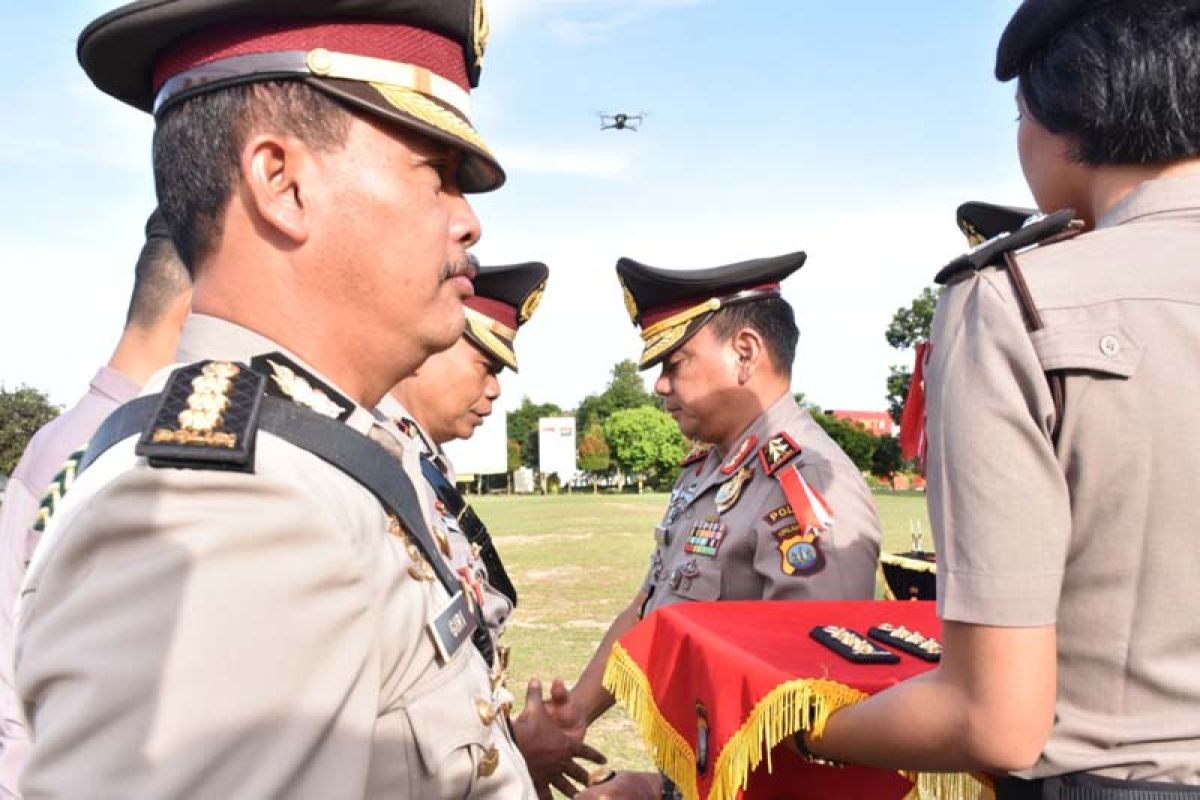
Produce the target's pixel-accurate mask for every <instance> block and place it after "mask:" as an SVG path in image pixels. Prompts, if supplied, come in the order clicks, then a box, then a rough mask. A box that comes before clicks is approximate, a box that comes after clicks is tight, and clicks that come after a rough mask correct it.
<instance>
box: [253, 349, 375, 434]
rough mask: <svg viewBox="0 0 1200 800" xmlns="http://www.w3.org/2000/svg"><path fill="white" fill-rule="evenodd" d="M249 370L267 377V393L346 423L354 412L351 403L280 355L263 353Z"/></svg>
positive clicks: (335, 390)
mask: <svg viewBox="0 0 1200 800" xmlns="http://www.w3.org/2000/svg"><path fill="white" fill-rule="evenodd" d="M250 369H252V370H254V371H255V372H257V373H258V374H259V375H262V376H264V377H266V378H267V385H266V392H267V394H269V395H271V396H272V397H282V398H283V399H284V400H291V401H292V402H293V403H296V404H298V405H302V406H304V407H305V408H307V409H308V410H309V411H315V412H317V413H318V414H320V415H321V416H323V417H329V418H330V419H336V420H337V421H338V422H345V421H346V420H347V419H349V418H350V415H351V414H353V413H354V401H352V400H351V399H350V398H348V397H346V396H345V395H343V394H342V393H341V392H339V391H338V390H337V389H335V388H333V387H332V386H330V385H329V384H327V383H325V381H323V380H321V379H320V378H318V377H317V376H316V375H313V374H312V373H311V372H309V371H308V370H307V369H305V368H304V367H302V366H300V365H299V364H297V363H296V362H295V361H293V360H292V359H290V358H288V357H287V356H285V355H284V354H283V353H278V352H276V353H264V354H262V355H257V356H255V357H254V358H252V359H251V360H250Z"/></svg>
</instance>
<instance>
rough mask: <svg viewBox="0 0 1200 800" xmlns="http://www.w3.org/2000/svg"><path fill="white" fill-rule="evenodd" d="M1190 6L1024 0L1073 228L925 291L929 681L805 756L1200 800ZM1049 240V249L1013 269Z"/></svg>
mask: <svg viewBox="0 0 1200 800" xmlns="http://www.w3.org/2000/svg"><path fill="white" fill-rule="evenodd" d="M1189 5H1190V4H1186V3H1175V2H1146V3H1078V4H1070V3H1056V2H1050V0H1027V1H1026V2H1025V3H1024V4H1023V5H1022V6H1021V8H1020V9H1019V10H1018V11H1017V13H1016V15H1015V16H1014V17H1013V20H1012V21H1011V22H1010V24H1009V27H1008V29H1007V30H1006V31H1005V34H1004V37H1003V38H1002V39H1001V44H1000V48H999V51H998V54H997V76H998V77H1000V78H1001V79H1004V80H1008V79H1010V78H1013V77H1017V76H1019V78H1020V80H1019V84H1018V94H1017V103H1018V108H1019V111H1020V115H1021V120H1020V126H1019V128H1018V133H1017V140H1018V149H1019V152H1020V156H1021V163H1022V167H1023V169H1024V172H1025V176H1026V179H1027V181H1028V183H1029V186H1030V189H1031V190H1032V193H1033V195H1034V198H1035V200H1036V201H1037V205H1038V207H1039V208H1040V209H1042V210H1043V211H1044V212H1047V213H1048V214H1049V212H1053V211H1055V210H1056V209H1062V208H1064V207H1069V208H1071V209H1074V212H1075V215H1076V216H1078V218H1079V219H1080V220H1081V221H1082V224H1083V227H1084V228H1085V229H1086V230H1087V232H1085V233H1082V234H1081V235H1078V236H1075V237H1073V238H1071V237H1070V231H1062V230H1061V228H1062V225H1059V226H1058V228H1059V231H1058V232H1056V231H1055V229H1054V226H1053V225H1051V224H1050V223H1051V222H1052V221H1053V220H1054V219H1055V218H1062V214H1061V213H1055V214H1049V216H1048V217H1047V218H1046V219H1044V220H1037V219H1034V220H1031V221H1030V222H1029V223H1027V226H1026V228H1027V229H1026V228H1023V229H1021V230H1020V231H1017V232H1015V233H1013V234H1011V235H1008V236H1007V237H1006V238H1002V239H999V240H997V241H993V242H990V243H988V244H987V245H985V246H984V247H983V248H982V249H981V250H979V251H977V252H975V253H972V254H970V255H969V256H968V257H965V258H964V259H960V260H958V261H956V262H955V263H954V264H952V265H951V267H950V268H949V269H948V270H947V271H944V272H943V277H944V278H946V279H948V280H949V285H948V286H947V287H946V289H945V291H944V293H943V295H942V297H941V300H940V302H939V304H938V310H937V314H936V317H935V320H934V325H933V332H932V339H931V345H930V347H931V355H930V357H929V361H928V367H927V371H926V395H927V398H928V441H929V457H928V461H927V465H926V466H927V472H928V480H929V484H928V486H929V502H930V516H931V521H932V523H933V530H934V534H935V539H936V543H937V552H938V604H939V609H940V611H941V615H942V618H943V636H944V640H945V641H944V652H943V658H942V663H941V665H940V667H939V668H938V669H937V670H936V671H935V672H933V673H930V674H929V675H927V676H924V677H922V678H920V679H917V680H913V681H908V682H906V683H904V684H901V685H900V686H898V687H895V688H894V689H891V690H889V691H887V692H883V693H881V694H879V695H876V696H875V697H873V698H871V699H870V700H868V701H866V702H864V703H862V704H860V705H858V706H854V707H851V708H847V709H845V710H843V711H839V712H836V713H835V714H833V715H832V717H831V718H830V720H829V724H828V726H827V727H826V730H825V735H824V736H823V737H822V738H820V739H817V740H815V741H814V740H812V738H811V737H809V738H808V739H807V740H806V742H805V744H806V745H807V746H808V747H809V748H810V749H811V750H813V751H814V752H815V753H816V754H817V755H821V756H834V757H839V758H845V759H849V760H855V761H862V762H864V763H869V764H874V765H877V766H894V767H897V768H907V769H936V770H953V769H984V770H989V771H991V772H995V773H1000V774H1001V776H1002V777H1001V778H1000V780H999V782H998V785H997V796H998V797H999V798H1001V800H1004V798H1019V797H1035V796H1036V797H1046V798H1055V797H1106V798H1108V797H1112V798H1119V797H1135V796H1136V797H1155V798H1157V797H1166V796H1168V794H1169V796H1170V797H1177V796H1178V797H1182V796H1188V797H1193V796H1200V671H1198V670H1197V665H1200V637H1198V636H1197V634H1196V624H1195V618H1196V616H1197V614H1198V613H1200V599H1198V598H1200V595H1198V594H1197V592H1196V591H1195V585H1196V580H1197V578H1200V549H1197V547H1196V545H1195V541H1194V539H1195V536H1194V531H1195V529H1196V525H1197V522H1198V521H1200V520H1198V517H1200V513H1198V512H1197V510H1196V504H1195V494H1196V491H1195V488H1196V482H1195V478H1194V476H1195V474H1196V472H1197V469H1198V468H1200V431H1198V429H1197V428H1196V427H1195V426H1194V425H1191V424H1189V421H1188V419H1189V416H1190V407H1191V398H1192V397H1194V396H1195V395H1196V394H1197V393H1198V392H1200V272H1198V271H1197V269H1196V263H1195V262H1196V254H1197V253H1198V252H1200V83H1198V82H1197V81H1196V80H1195V68H1196V67H1195V65H1196V64H1197V63H1198V61H1200V18H1198V17H1197V16H1196V14H1195V11H1194V9H1189V8H1188V6H1189ZM1069 218H1070V212H1066V217H1065V219H1069ZM1063 224H1065V223H1063ZM1041 228H1044V233H1045V234H1046V235H1051V234H1053V236H1054V237H1057V238H1058V239H1060V240H1058V241H1053V240H1052V239H1050V240H1047V242H1048V243H1046V244H1043V245H1041V246H1036V247H1033V248H1032V249H1021V248H1022V246H1023V245H1022V242H1023V244H1024V245H1029V244H1031V242H1029V241H1027V240H1026V239H1027V234H1029V232H1031V231H1037V230H1039V229H1041ZM1064 235H1065V236H1066V237H1067V238H1066V240H1065V241H1062V240H1061V238H1062V237H1063V236H1064ZM985 255H989V256H991V258H986V257H985ZM1018 775H1019V776H1021V777H1014V776H1018ZM1183 786H1188V787H1191V789H1192V790H1191V791H1185V790H1184V789H1183V788H1182V787H1183Z"/></svg>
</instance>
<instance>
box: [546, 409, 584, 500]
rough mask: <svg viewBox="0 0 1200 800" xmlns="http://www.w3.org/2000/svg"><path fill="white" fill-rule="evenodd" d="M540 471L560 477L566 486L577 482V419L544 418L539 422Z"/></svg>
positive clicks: (560, 480)
mask: <svg viewBox="0 0 1200 800" xmlns="http://www.w3.org/2000/svg"><path fill="white" fill-rule="evenodd" d="M538 469H540V470H541V471H542V474H543V475H545V476H547V477H549V476H550V475H551V474H556V475H558V480H559V482H561V483H562V484H563V485H564V486H565V485H566V484H568V483H570V482H571V481H573V480H575V472H576V469H575V418H574V417H542V418H541V419H539V420H538Z"/></svg>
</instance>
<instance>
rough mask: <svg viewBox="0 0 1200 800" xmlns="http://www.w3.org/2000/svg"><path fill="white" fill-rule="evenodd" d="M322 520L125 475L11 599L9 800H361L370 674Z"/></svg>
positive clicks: (350, 567) (365, 640)
mask: <svg viewBox="0 0 1200 800" xmlns="http://www.w3.org/2000/svg"><path fill="white" fill-rule="evenodd" d="M335 522H336V521H335V520H334V519H333V518H332V515H330V514H329V513H327V512H326V511H325V510H324V509H323V508H321V507H319V506H318V505H317V504H316V503H315V501H314V500H312V499H311V498H310V497H309V496H307V495H305V494H304V493H303V492H301V491H299V490H298V489H297V488H296V487H294V486H291V485H289V484H286V483H283V482H280V481H277V480H272V479H267V478H264V477H261V476H252V475H243V474H235V473H221V472H208V471H186V470H168V469H162V470H155V469H148V468H140V469H135V470H132V471H130V472H126V473H125V474H123V475H122V476H121V477H119V478H117V479H115V480H113V481H112V482H110V483H108V484H107V485H106V486H104V487H103V488H102V489H100V490H99V491H98V492H97V493H96V494H95V495H94V496H92V497H91V498H88V499H87V500H85V501H84V503H83V504H81V505H80V506H79V508H78V509H77V510H76V511H75V513H74V516H72V517H71V518H69V519H66V520H64V530H62V531H61V532H60V534H61V535H60V536H59V537H58V538H57V540H56V541H55V546H54V549H53V550H51V551H50V552H49V553H47V554H46V557H47V561H46V562H45V563H44V564H43V565H42V569H40V570H39V573H38V574H37V575H36V576H34V578H33V579H32V580H31V585H30V586H29V587H27V589H26V596H25V597H24V611H23V617H22V620H21V622H20V628H19V634H18V649H17V662H16V674H17V685H18V690H19V692H20V693H21V696H22V700H23V701H24V704H25V709H26V712H27V717H28V720H29V724H30V729H31V731H32V733H33V740H34V742H35V744H34V747H33V753H32V758H31V760H30V763H29V766H28V769H27V771H26V773H25V775H24V778H23V780H22V788H23V789H24V791H25V793H26V795H27V796H29V795H32V796H39V797H51V796H53V797H83V796H89V797H279V796H305V797H335V796H339V797H344V796H362V794H363V793H364V791H365V785H366V777H367V770H368V768H369V762H370V757H369V756H370V744H371V734H372V727H373V724H374V721H375V717H376V710H377V705H378V686H379V683H378V681H379V674H378V673H379V666H378V664H377V661H378V656H377V655H373V649H372V645H373V642H374V636H373V634H372V626H373V623H372V622H371V619H370V604H369V602H368V597H369V594H368V593H367V591H366V590H365V587H364V582H365V579H364V578H363V569H362V565H361V564H360V563H358V559H357V558H356V555H355V552H356V551H355V550H354V549H353V548H352V547H351V546H350V545H349V543H348V539H349V538H350V534H349V533H347V532H346V531H345V530H344V527H345V526H342V527H339V526H337V525H336V524H335Z"/></svg>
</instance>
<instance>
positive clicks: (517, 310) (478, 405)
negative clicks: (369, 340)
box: [380, 262, 550, 639]
mask: <svg viewBox="0 0 1200 800" xmlns="http://www.w3.org/2000/svg"><path fill="white" fill-rule="evenodd" d="M549 274H550V271H549V269H547V268H546V265H545V264H542V263H539V262H528V263H524V264H512V265H508V266H494V267H481V268H480V269H479V273H478V274H477V275H476V276H475V279H474V281H473V284H474V288H475V292H474V295H473V296H471V297H469V298H467V299H466V301H465V302H464V304H463V305H464V311H465V314H466V328H465V331H464V334H463V336H462V337H461V338H460V339H459V340H458V341H457V342H455V343H454V345H453V346H452V347H450V349H448V350H443V351H442V352H440V353H436V354H434V355H432V356H430V357H429V358H428V359H426V360H425V363H423V364H422V365H421V366H420V367H419V368H418V369H417V371H416V372H414V373H413V374H412V375H410V376H408V377H406V378H405V379H404V380H402V381H400V382H399V383H398V384H396V385H395V386H394V387H393V388H392V390H391V391H390V392H389V393H388V395H387V396H386V397H385V398H384V400H383V402H382V403H381V404H380V410H381V411H383V412H384V414H386V415H387V416H388V417H390V418H391V419H392V420H394V421H395V422H396V423H397V424H398V425H399V427H400V430H401V432H402V433H403V434H404V437H405V442H406V444H407V445H408V446H409V447H411V448H413V449H415V450H416V452H417V453H418V454H419V456H420V457H421V458H422V459H423V462H424V466H423V471H424V474H423V475H422V481H421V482H422V483H423V484H424V486H425V488H426V489H427V491H426V492H425V495H426V497H427V498H428V501H429V504H430V506H431V508H432V509H433V522H434V532H435V533H436V534H438V535H439V536H441V537H444V539H445V541H446V547H447V549H448V550H449V551H451V554H450V561H451V564H452V566H453V568H454V569H455V570H456V571H461V572H462V573H463V574H464V576H465V577H466V578H467V579H468V580H469V581H471V582H472V583H473V585H474V588H475V589H476V591H478V592H479V596H480V598H481V601H482V603H483V606H484V618H485V619H486V620H487V624H488V627H489V628H491V630H492V633H493V636H494V638H496V639H498V638H499V637H500V636H501V635H502V634H503V632H504V625H505V623H506V622H507V621H508V618H509V617H510V616H511V615H512V611H513V608H514V607H515V606H516V601H517V592H516V589H515V588H514V587H513V585H512V582H511V581H510V580H509V578H508V574H507V571H506V570H505V568H504V565H503V562H502V561H501V560H500V556H499V553H497V552H496V549H495V547H494V546H493V545H492V543H491V536H490V535H489V534H488V532H487V529H486V528H485V527H484V526H483V523H482V522H481V521H480V520H479V518H478V517H476V516H475V512H474V510H472V509H471V508H470V507H469V506H468V505H467V504H466V502H465V500H464V499H463V497H462V495H461V494H460V493H459V492H458V490H457V489H456V488H455V477H456V475H455V471H454V465H453V464H452V463H451V462H450V459H449V457H448V456H447V455H446V453H445V451H443V450H442V445H444V444H445V443H446V442H449V441H453V440H454V439H470V438H471V436H472V435H474V433H475V429H476V428H477V427H478V426H480V425H482V424H483V420H484V419H485V418H486V417H487V416H488V415H490V414H491V413H492V404H493V403H494V402H495V401H496V399H497V398H499V397H500V381H499V374H500V372H501V370H503V369H504V368H506V367H507V368H509V369H512V370H513V371H516V369H517V355H516V350H515V343H516V336H517V330H518V329H519V328H520V327H521V326H522V325H524V324H525V323H526V322H528V321H529V319H530V318H531V317H532V316H533V312H534V311H535V310H536V309H537V305H538V303H539V302H540V301H541V298H542V294H543V293H544V292H545V289H546V279H547V278H548V276H549ZM464 523H466V524H468V526H469V528H470V530H464V529H463V525H464ZM472 545H474V546H472ZM485 556H486V558H485ZM489 569H490V573H489Z"/></svg>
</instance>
